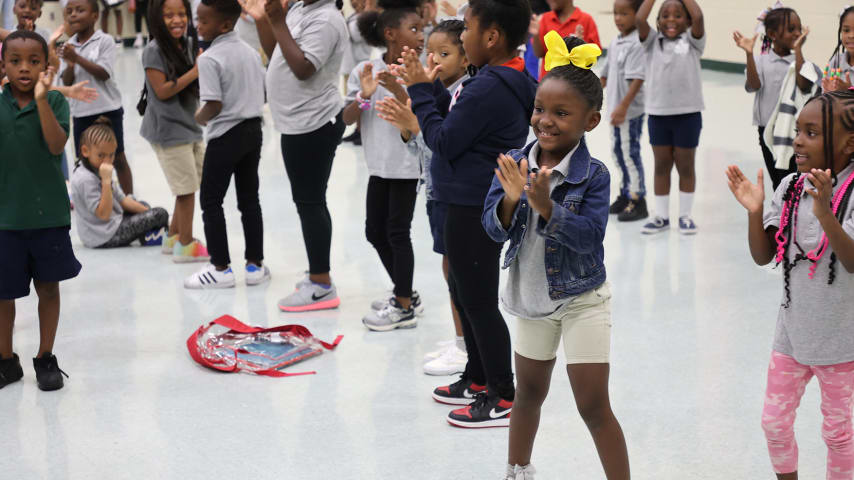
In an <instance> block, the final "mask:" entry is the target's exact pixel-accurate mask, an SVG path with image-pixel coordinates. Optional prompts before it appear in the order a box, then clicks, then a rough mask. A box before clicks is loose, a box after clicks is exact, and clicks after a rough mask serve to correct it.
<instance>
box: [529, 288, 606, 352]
mask: <svg viewBox="0 0 854 480" xmlns="http://www.w3.org/2000/svg"><path fill="white" fill-rule="evenodd" d="M561 336H563V350H564V353H566V363H567V364H573V363H608V359H609V356H610V353H611V287H610V285H608V282H605V283H603V284H602V285H600V286H599V287H598V288H596V289H594V290H590V291H588V292H586V293H583V294H581V295H580V296H578V297H576V298H575V299H574V300H573V301H572V302H570V303H569V304H567V305H564V306H563V307H562V308H561V309H560V310H558V311H557V312H555V313H554V314H552V315H551V316H549V317H547V318H543V319H539V320H529V319H524V318H519V319H518V320H517V322H516V353H518V354H519V355H521V356H523V357H525V358H530V359H532V360H540V361H549V360H552V359H554V358H556V357H557V348H558V344H559V343H560V338H561Z"/></svg>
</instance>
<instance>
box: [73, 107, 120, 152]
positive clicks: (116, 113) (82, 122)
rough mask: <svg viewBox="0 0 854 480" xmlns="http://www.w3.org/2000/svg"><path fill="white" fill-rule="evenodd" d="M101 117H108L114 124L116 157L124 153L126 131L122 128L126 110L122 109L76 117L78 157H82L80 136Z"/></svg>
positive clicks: (75, 128)
mask: <svg viewBox="0 0 854 480" xmlns="http://www.w3.org/2000/svg"><path fill="white" fill-rule="evenodd" d="M100 117H107V118H108V119H110V123H112V124H113V132H115V133H116V145H117V148H116V155H118V154H120V153H124V151H125V129H124V127H123V126H122V122H124V118H125V110H124V109H123V108H120V109H118V110H113V111H112V112H104V113H99V114H97V115H90V116H88V117H74V149H75V151H76V152H77V156H78V157H79V156H80V136H81V135H83V132H84V131H86V129H87V128H89V127H91V126H92V125H94V124H95V120H98V119H99V118H100Z"/></svg>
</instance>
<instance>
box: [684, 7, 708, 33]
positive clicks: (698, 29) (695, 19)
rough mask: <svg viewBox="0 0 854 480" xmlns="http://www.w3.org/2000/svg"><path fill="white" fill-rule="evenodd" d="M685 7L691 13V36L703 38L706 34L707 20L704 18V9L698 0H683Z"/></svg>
mask: <svg viewBox="0 0 854 480" xmlns="http://www.w3.org/2000/svg"><path fill="white" fill-rule="evenodd" d="M682 2H683V3H684V4H685V8H686V9H688V14H689V15H691V36H693V37H694V38H703V35H705V34H706V26H705V21H704V20H703V10H701V9H700V5H698V4H697V0H682Z"/></svg>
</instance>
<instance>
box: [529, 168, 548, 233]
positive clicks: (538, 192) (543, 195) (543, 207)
mask: <svg viewBox="0 0 854 480" xmlns="http://www.w3.org/2000/svg"><path fill="white" fill-rule="evenodd" d="M551 176H552V169H551V168H543V169H541V170H540V171H539V172H537V173H533V172H531V175H530V178H531V181H530V182H529V183H528V184H527V185H525V193H527V194H528V203H530V204H531V207H533V208H534V210H536V211H537V212H538V213H539V214H540V216H541V217H543V219H544V220H545V221H547V222H548V221H549V220H550V219H551V218H552V207H553V206H554V204H553V203H552V198H551V188H550V187H551Z"/></svg>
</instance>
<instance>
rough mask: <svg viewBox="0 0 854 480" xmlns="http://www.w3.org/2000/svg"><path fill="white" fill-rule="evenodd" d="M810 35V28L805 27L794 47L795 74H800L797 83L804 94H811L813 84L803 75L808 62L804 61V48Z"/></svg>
mask: <svg viewBox="0 0 854 480" xmlns="http://www.w3.org/2000/svg"><path fill="white" fill-rule="evenodd" d="M809 34H810V29H809V27H804V29H803V32H802V33H801V36H800V37H798V39H797V40H795V45H794V47H795V48H794V50H795V72H797V74H798V76H797V78H796V83H797V84H798V88H800V89H801V91H802V92H804V93H809V91H810V90H811V89H812V82H811V81H810V80H809V79H808V78H806V77H804V76H803V75H801V68H803V66H804V62H806V60H804V51H803V46H804V42H806V41H807V35H809Z"/></svg>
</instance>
